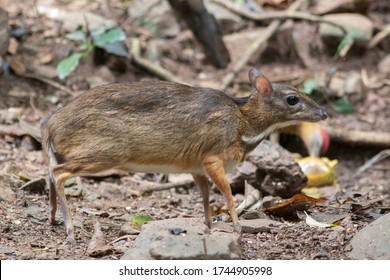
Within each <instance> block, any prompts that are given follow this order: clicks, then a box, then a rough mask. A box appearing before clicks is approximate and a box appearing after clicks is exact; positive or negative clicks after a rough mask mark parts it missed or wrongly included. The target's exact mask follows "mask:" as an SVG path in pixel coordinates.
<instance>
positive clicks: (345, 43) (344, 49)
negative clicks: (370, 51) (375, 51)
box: [335, 31, 356, 58]
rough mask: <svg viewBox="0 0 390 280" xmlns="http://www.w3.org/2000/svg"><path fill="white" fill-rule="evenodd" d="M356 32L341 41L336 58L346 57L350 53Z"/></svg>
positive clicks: (350, 33) (348, 34) (349, 33)
mask: <svg viewBox="0 0 390 280" xmlns="http://www.w3.org/2000/svg"><path fill="white" fill-rule="evenodd" d="M355 34H356V32H354V31H352V32H348V33H347V35H345V36H344V38H343V39H342V40H341V42H340V44H339V45H338V46H337V52H336V54H335V58H339V57H345V56H346V55H347V53H348V51H349V50H350V49H351V47H352V45H353V43H354V41H355V40H354V38H355Z"/></svg>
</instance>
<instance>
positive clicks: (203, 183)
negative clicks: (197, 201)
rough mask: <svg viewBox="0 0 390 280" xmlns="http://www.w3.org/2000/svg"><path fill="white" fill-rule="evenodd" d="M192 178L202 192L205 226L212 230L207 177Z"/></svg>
mask: <svg viewBox="0 0 390 280" xmlns="http://www.w3.org/2000/svg"><path fill="white" fill-rule="evenodd" d="M192 176H193V177H194V180H195V183H196V184H197V185H198V186H199V188H200V191H201V192H202V198H203V208H204V217H205V224H206V225H207V227H208V228H209V229H210V228H211V222H212V218H211V209H210V199H209V197H210V195H209V182H208V180H207V177H206V176H204V175H199V174H192Z"/></svg>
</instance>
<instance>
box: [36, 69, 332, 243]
mask: <svg viewBox="0 0 390 280" xmlns="http://www.w3.org/2000/svg"><path fill="white" fill-rule="evenodd" d="M250 79H251V82H252V84H253V85H254V87H255V90H254V91H253V93H252V94H251V96H250V97H248V98H247V99H246V100H244V101H243V99H239V100H238V99H234V98H230V97H228V96H227V95H225V94H224V93H222V92H220V91H217V90H213V89H207V88H193V87H189V86H186V85H181V84H176V83H170V82H162V81H147V82H135V83H120V84H111V85H105V86H101V87H97V88H94V89H91V90H89V91H87V92H85V93H84V94H82V95H80V96H79V97H77V98H75V99H74V100H73V101H72V102H71V103H69V104H68V105H67V106H65V107H63V108H61V109H59V110H57V111H56V112H55V113H54V114H53V115H52V116H51V117H50V118H49V119H48V120H47V121H46V122H45V124H44V126H43V133H42V134H43V138H42V145H43V147H44V155H45V159H46V161H47V162H48V163H49V165H50V170H51V171H50V175H51V183H52V184H53V186H51V188H50V190H51V194H50V198H51V203H50V205H51V207H52V211H51V221H52V223H54V217H55V212H56V208H55V206H54V204H55V203H56V202H55V201H53V200H55V195H54V194H53V193H54V190H55V191H56V193H57V196H58V197H59V202H60V206H61V211H62V213H63V215H64V216H65V217H66V218H65V224H66V228H67V233H68V236H69V238H70V239H73V238H74V236H73V225H72V222H71V219H70V216H69V209H68V207H67V205H66V200H65V196H64V194H63V188H64V186H63V183H64V181H65V180H66V179H67V178H69V177H72V176H78V175H83V174H91V173H97V172H100V171H104V170H107V169H110V168H122V169H125V170H129V171H132V172H136V171H140V170H132V169H131V168H130V169H129V166H126V164H128V163H131V164H133V165H132V166H141V165H142V166H151V165H152V166H155V167H153V168H154V169H153V170H152V171H153V172H161V171H162V170H164V168H159V166H171V169H172V167H173V169H174V170H175V172H190V173H193V175H194V178H195V181H196V182H197V183H198V184H199V185H200V186H201V189H202V194H203V198H204V200H205V201H204V208H205V217H206V223H207V224H209V225H210V223H211V214H210V208H209V202H208V190H207V184H206V183H207V179H206V177H205V176H206V175H208V176H209V177H210V178H211V180H212V181H213V182H214V183H215V184H216V186H217V187H218V188H219V190H220V191H221V193H222V194H223V195H224V196H225V198H226V201H227V205H228V208H229V210H230V213H231V216H232V219H233V223H234V225H235V227H236V228H238V218H237V214H236V212H235V208H234V204H233V198H232V195H231V190H230V186H229V183H228V181H227V180H226V176H225V168H230V169H231V168H233V167H234V166H235V165H236V164H238V163H239V162H241V161H242V160H243V159H244V156H245V154H246V153H248V152H249V151H250V150H252V149H254V148H255V147H256V145H257V144H258V143H259V142H260V141H261V140H262V139H259V140H258V141H254V142H251V143H246V142H245V141H243V136H246V137H249V138H250V139H252V138H251V137H254V136H256V135H258V134H259V133H261V132H263V131H265V130H266V129H267V128H268V127H270V126H271V125H273V124H275V123H284V122H286V121H291V120H296V121H319V120H320V119H323V118H324V114H325V113H324V112H323V111H322V109H320V107H318V105H317V104H315V103H314V102H313V101H312V100H311V99H309V98H307V97H306V96H304V95H302V94H300V93H298V92H297V91H296V90H295V89H293V88H290V87H287V86H281V85H277V84H272V85H271V83H269V81H268V80H267V79H266V78H265V77H263V76H262V75H261V74H260V73H259V72H258V71H256V70H254V69H252V70H251V72H250ZM257 85H260V87H259V86H257ZM267 91H268V92H267ZM288 94H294V95H297V96H299V98H300V100H301V103H302V104H299V106H295V107H294V108H290V107H291V106H288V104H287V103H286V100H285V99H286V96H287V95H288ZM141 171H142V170H141ZM206 200H207V201H206Z"/></svg>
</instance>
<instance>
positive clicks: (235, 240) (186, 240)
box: [122, 218, 240, 260]
mask: <svg viewBox="0 0 390 280" xmlns="http://www.w3.org/2000/svg"><path fill="white" fill-rule="evenodd" d="M214 227H216V226H215V225H214ZM172 228H182V229H183V230H184V232H185V233H184V234H180V235H174V234H172V233H171V232H170V229H172ZM207 232H208V229H207V227H206V226H205V225H204V223H203V220H202V219H195V218H191V219H185V218H176V219H168V220H161V221H153V222H151V223H147V224H145V225H144V226H143V227H142V229H141V233H140V235H139V236H138V237H137V239H136V240H135V242H134V245H133V247H132V248H130V249H129V250H128V251H127V252H126V253H125V254H124V255H123V257H122V259H123V260H135V259H136V260H139V259H145V260H150V259H239V258H240V257H239V254H240V247H239V239H240V238H239V235H238V234H236V233H233V232H231V233H230V232H227V231H221V230H220V231H218V229H213V230H211V233H207Z"/></svg>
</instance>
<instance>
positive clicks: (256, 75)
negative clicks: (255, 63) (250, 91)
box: [249, 68, 273, 98]
mask: <svg viewBox="0 0 390 280" xmlns="http://www.w3.org/2000/svg"><path fill="white" fill-rule="evenodd" d="M249 81H250V82H251V84H252V86H253V87H254V88H255V89H256V91H257V92H258V93H259V94H260V95H261V96H262V97H264V98H268V97H270V95H271V92H272V90H273V89H272V85H271V82H270V81H269V80H268V79H267V78H266V77H265V76H264V75H263V74H262V73H261V72H260V71H259V70H257V69H255V68H251V69H249Z"/></svg>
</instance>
